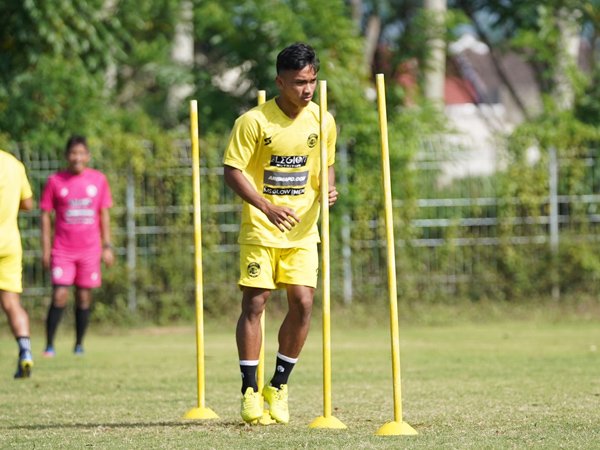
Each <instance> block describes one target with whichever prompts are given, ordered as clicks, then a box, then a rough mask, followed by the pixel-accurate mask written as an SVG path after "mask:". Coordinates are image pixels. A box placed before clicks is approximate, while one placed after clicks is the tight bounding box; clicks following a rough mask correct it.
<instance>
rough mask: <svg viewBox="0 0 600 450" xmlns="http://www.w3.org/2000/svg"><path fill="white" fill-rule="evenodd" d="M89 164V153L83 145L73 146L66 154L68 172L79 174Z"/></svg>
mask: <svg viewBox="0 0 600 450" xmlns="http://www.w3.org/2000/svg"><path fill="white" fill-rule="evenodd" d="M89 162H90V152H89V150H88V148H87V147H86V146H85V145H83V144H75V145H73V146H71V148H69V151H68V152H67V163H68V166H69V167H68V168H69V171H70V172H72V173H76V174H79V173H81V172H83V171H84V170H85V168H86V167H87V165H88V163H89Z"/></svg>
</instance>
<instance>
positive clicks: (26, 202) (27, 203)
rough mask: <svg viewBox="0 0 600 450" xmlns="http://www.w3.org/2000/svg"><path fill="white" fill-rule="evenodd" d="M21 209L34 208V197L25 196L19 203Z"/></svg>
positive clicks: (29, 209)
mask: <svg viewBox="0 0 600 450" xmlns="http://www.w3.org/2000/svg"><path fill="white" fill-rule="evenodd" d="M19 209H20V210H21V211H31V210H32V209H33V197H29V198H24V199H23V200H21V203H19Z"/></svg>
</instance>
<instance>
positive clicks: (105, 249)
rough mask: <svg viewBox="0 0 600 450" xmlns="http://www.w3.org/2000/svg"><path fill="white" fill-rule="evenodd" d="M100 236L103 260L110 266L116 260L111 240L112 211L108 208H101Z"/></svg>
mask: <svg viewBox="0 0 600 450" xmlns="http://www.w3.org/2000/svg"><path fill="white" fill-rule="evenodd" d="M100 238H101V239H102V261H104V264H106V265H107V266H108V267H110V266H112V264H113V262H114V261H115V255H114V253H113V248H112V244H111V241H110V213H109V209H108V208H102V209H101V210H100Z"/></svg>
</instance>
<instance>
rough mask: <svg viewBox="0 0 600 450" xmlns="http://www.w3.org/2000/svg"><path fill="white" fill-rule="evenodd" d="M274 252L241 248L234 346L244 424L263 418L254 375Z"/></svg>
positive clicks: (271, 275) (271, 286) (269, 292)
mask: <svg viewBox="0 0 600 450" xmlns="http://www.w3.org/2000/svg"><path fill="white" fill-rule="evenodd" d="M272 253H273V249H269V248H266V247H261V246H256V245H241V246H240V279H239V285H240V287H241V288H242V292H243V295H242V310H241V313H240V317H239V319H238V323H237V327H236V342H237V347H238V356H239V361H240V372H241V375H242V402H241V410H240V411H241V415H242V419H244V421H245V422H249V423H255V422H256V421H258V419H259V418H260V417H262V414H263V407H262V400H261V394H260V392H258V383H257V380H256V371H257V368H258V360H259V357H260V346H261V343H262V331H261V325H260V319H261V317H262V314H263V312H264V310H265V307H266V304H267V300H268V298H269V296H270V294H271V289H274V288H275V287H276V286H275V283H274V281H273V263H272V260H273V257H272V256H273V255H272Z"/></svg>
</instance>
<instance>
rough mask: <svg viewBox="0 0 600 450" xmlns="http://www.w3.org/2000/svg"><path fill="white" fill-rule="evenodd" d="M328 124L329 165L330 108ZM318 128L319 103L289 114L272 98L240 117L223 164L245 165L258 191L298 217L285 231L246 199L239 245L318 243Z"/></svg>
mask: <svg viewBox="0 0 600 450" xmlns="http://www.w3.org/2000/svg"><path fill="white" fill-rule="evenodd" d="M325 125H326V130H327V132H326V133H327V134H326V138H327V166H328V167H329V166H331V165H333V164H334V162H335V142H336V138H337V131H336V127H335V120H334V119H333V116H332V115H331V114H330V113H329V112H327V114H326V117H325ZM319 132H320V129H319V106H318V105H317V104H316V103H313V102H310V103H309V104H308V105H307V106H306V107H305V108H304V109H303V110H302V111H301V112H300V114H299V115H298V116H297V117H296V118H294V119H291V118H290V117H288V116H287V115H286V114H285V113H284V112H283V111H282V110H281V109H280V108H279V106H278V105H277V103H276V102H275V100H274V99H272V100H269V101H268V102H265V103H263V104H262V105H260V106H257V107H255V108H253V109H251V110H250V111H248V112H246V113H245V114H243V115H241V116H240V117H239V118H238V119H237V120H236V122H235V125H234V126H233V130H232V131H231V136H230V138H229V144H228V145H227V149H226V150H225V156H224V160H223V162H224V164H225V165H227V166H231V167H234V168H236V169H239V170H241V171H242V172H243V174H244V175H245V176H246V178H247V179H248V180H249V182H250V183H251V184H252V186H253V187H254V188H255V189H256V190H257V192H259V193H261V194H262V195H263V196H264V197H265V198H266V199H268V200H269V201H270V202H271V203H273V204H274V205H277V206H286V207H289V208H292V209H293V210H294V211H295V212H296V214H297V216H298V217H299V218H300V223H298V224H296V225H295V226H294V227H293V228H292V229H291V230H289V231H285V232H282V231H280V230H279V229H278V228H277V227H276V226H275V225H273V224H272V223H271V222H270V221H269V219H268V218H267V216H265V215H264V214H263V213H262V212H261V211H260V210H258V209H257V208H255V207H254V206H252V205H250V204H249V203H247V202H243V208H242V220H241V227H240V235H239V239H238V242H239V243H240V244H255V245H262V246H264V247H275V248H294V247H305V248H306V247H310V246H311V245H314V244H315V243H317V242H319V230H318V228H317V221H318V219H319V212H320V204H319V192H320V191H319V185H320V182H319V181H320V180H319V177H320V170H321V158H320V138H319ZM326 170H327V169H326Z"/></svg>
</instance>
